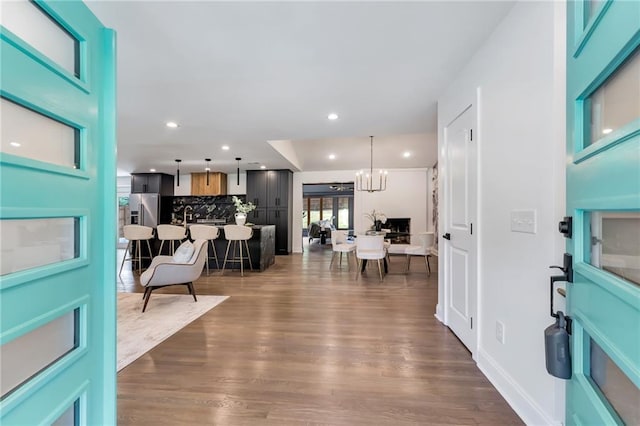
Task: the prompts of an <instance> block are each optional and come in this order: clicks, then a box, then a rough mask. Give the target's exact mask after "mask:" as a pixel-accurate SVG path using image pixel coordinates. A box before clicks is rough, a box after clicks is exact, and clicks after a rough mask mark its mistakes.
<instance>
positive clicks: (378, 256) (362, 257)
mask: <svg viewBox="0 0 640 426" xmlns="http://www.w3.org/2000/svg"><path fill="white" fill-rule="evenodd" d="M385 256H386V250H385V248H384V235H358V237H357V238H356V258H357V259H358V270H357V271H356V279H357V278H358V275H359V274H360V273H361V272H360V271H361V269H362V265H363V262H364V261H368V260H377V262H378V273H379V274H380V282H382V281H383V279H384V278H383V275H382V265H381V264H380V261H381V260H384V258H385Z"/></svg>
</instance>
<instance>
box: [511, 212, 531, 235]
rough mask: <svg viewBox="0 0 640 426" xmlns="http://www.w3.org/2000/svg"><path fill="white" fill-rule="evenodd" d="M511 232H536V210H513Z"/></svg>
mask: <svg viewBox="0 0 640 426" xmlns="http://www.w3.org/2000/svg"><path fill="white" fill-rule="evenodd" d="M511 232H525V233H528V234H535V233H536V211H535V210H511Z"/></svg>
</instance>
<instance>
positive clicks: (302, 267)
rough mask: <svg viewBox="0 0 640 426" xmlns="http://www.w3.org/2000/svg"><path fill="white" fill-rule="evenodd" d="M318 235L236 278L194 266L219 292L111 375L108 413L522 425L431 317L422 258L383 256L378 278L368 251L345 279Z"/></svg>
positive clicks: (233, 420) (127, 287) (168, 421)
mask: <svg viewBox="0 0 640 426" xmlns="http://www.w3.org/2000/svg"><path fill="white" fill-rule="evenodd" d="M330 247H331V245H327V246H324V247H323V246H320V245H319V244H317V243H314V244H312V245H311V246H310V247H307V249H306V250H305V252H304V253H303V254H293V255H290V256H278V257H277V258H276V264H275V265H274V266H272V267H270V268H269V269H268V270H267V271H265V272H262V273H260V272H250V273H246V274H245V277H244V278H241V277H240V273H239V272H225V275H224V276H220V274H219V272H212V274H211V275H210V276H209V277H207V276H206V272H205V273H204V274H203V276H202V278H201V279H200V280H199V281H197V282H196V284H195V287H196V292H197V293H198V294H215V295H226V296H231V297H230V298H229V299H228V300H227V301H225V302H224V303H222V304H221V305H219V306H217V307H216V308H214V309H213V310H211V311H209V312H208V313H206V314H205V315H203V316H202V317H200V318H199V319H197V320H196V321H194V322H192V323H191V324H189V325H188V326H187V327H185V328H184V329H182V330H181V331H179V332H178V333H176V334H175V335H173V336H172V337H170V338H169V339H168V340H166V341H164V342H163V343H161V344H160V345H158V346H156V347H155V348H154V349H152V350H151V351H150V352H148V353H147V354H145V355H144V356H142V357H141V358H140V359H138V360H137V361H135V362H133V363H132V364H131V365H129V366H128V367H126V368H125V369H124V370H122V371H121V372H120V373H119V374H118V423H119V424H120V425H142V424H148V425H265V424H266V425H290V424H326V425H381V424H388V425H405V424H406V425H408V424H411V425H415V424H420V425H436V424H441V425H477V424H482V425H507V424H509V425H511V424H522V421H521V420H520V419H519V418H518V416H517V415H516V414H515V413H514V411H513V410H512V409H511V408H510V407H509V405H508V404H507V403H506V402H505V401H504V399H503V398H502V397H501V396H500V394H499V393H498V392H497V391H496V390H495V388H494V387H493V386H492V385H491V384H490V383H489V381H488V380H487V379H486V378H485V377H484V376H483V375H482V373H481V372H480V371H479V370H478V368H477V367H476V365H475V363H474V362H473V360H472V359H471V356H470V354H469V352H468V351H467V350H466V349H465V348H464V347H463V346H462V344H461V343H460V342H459V341H458V340H457V338H456V337H455V335H454V334H453V333H452V332H451V331H450V330H449V329H448V328H447V327H444V326H443V325H442V324H441V323H440V322H438V320H436V318H435V317H434V316H433V314H434V312H435V304H436V301H437V271H436V269H437V266H436V265H435V264H436V262H435V261H433V260H432V268H433V270H434V273H433V274H432V275H431V277H429V278H428V277H427V274H426V271H425V265H424V262H420V261H414V262H412V265H411V272H410V273H409V274H407V275H404V274H402V270H403V267H404V263H403V260H402V258H400V257H394V258H392V262H391V266H390V271H389V272H390V273H389V274H388V275H387V276H386V277H385V280H384V282H383V283H380V282H379V278H378V270H377V267H376V266H375V264H373V265H371V267H370V268H369V269H368V270H367V271H366V272H365V274H364V275H362V276H361V277H360V278H359V279H358V280H356V279H355V269H354V268H353V267H352V268H351V270H350V271H347V267H346V263H345V262H343V265H342V268H340V267H338V266H337V265H335V264H334V267H333V269H332V270H329V261H330V257H331V248H330ZM120 255H122V253H120ZM118 266H119V265H118ZM127 266H128V265H125V270H127ZM137 279H138V277H137V275H132V274H131V272H130V268H129V269H128V271H125V272H123V274H122V281H120V282H119V283H118V290H119V291H134V292H141V291H142V288H141V287H140V285H139V284H138V283H137ZM159 292H166V293H172V292H175V293H180V292H184V288H182V287H175V288H171V287H170V288H167V289H163V290H159ZM152 298H153V296H152ZM141 302H142V301H141ZM151 303H153V300H152V301H151Z"/></svg>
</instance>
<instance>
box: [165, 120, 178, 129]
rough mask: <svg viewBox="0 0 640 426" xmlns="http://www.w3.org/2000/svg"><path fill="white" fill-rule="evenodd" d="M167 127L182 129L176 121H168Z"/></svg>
mask: <svg viewBox="0 0 640 426" xmlns="http://www.w3.org/2000/svg"><path fill="white" fill-rule="evenodd" d="M167 127H170V128H172V129H175V128H176V127H180V126H179V125H178V123H176V122H175V121H167Z"/></svg>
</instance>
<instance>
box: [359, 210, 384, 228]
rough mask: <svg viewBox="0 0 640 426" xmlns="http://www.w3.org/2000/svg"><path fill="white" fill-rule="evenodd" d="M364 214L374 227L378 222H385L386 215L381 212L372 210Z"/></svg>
mask: <svg viewBox="0 0 640 426" xmlns="http://www.w3.org/2000/svg"><path fill="white" fill-rule="evenodd" d="M364 216H365V217H366V218H367V219H369V220H370V221H371V222H373V226H374V227H376V225H377V224H378V223H380V224H382V223H387V216H386V215H385V214H384V213H382V212H377V211H375V210H372V211H371V213H365V214H364Z"/></svg>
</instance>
